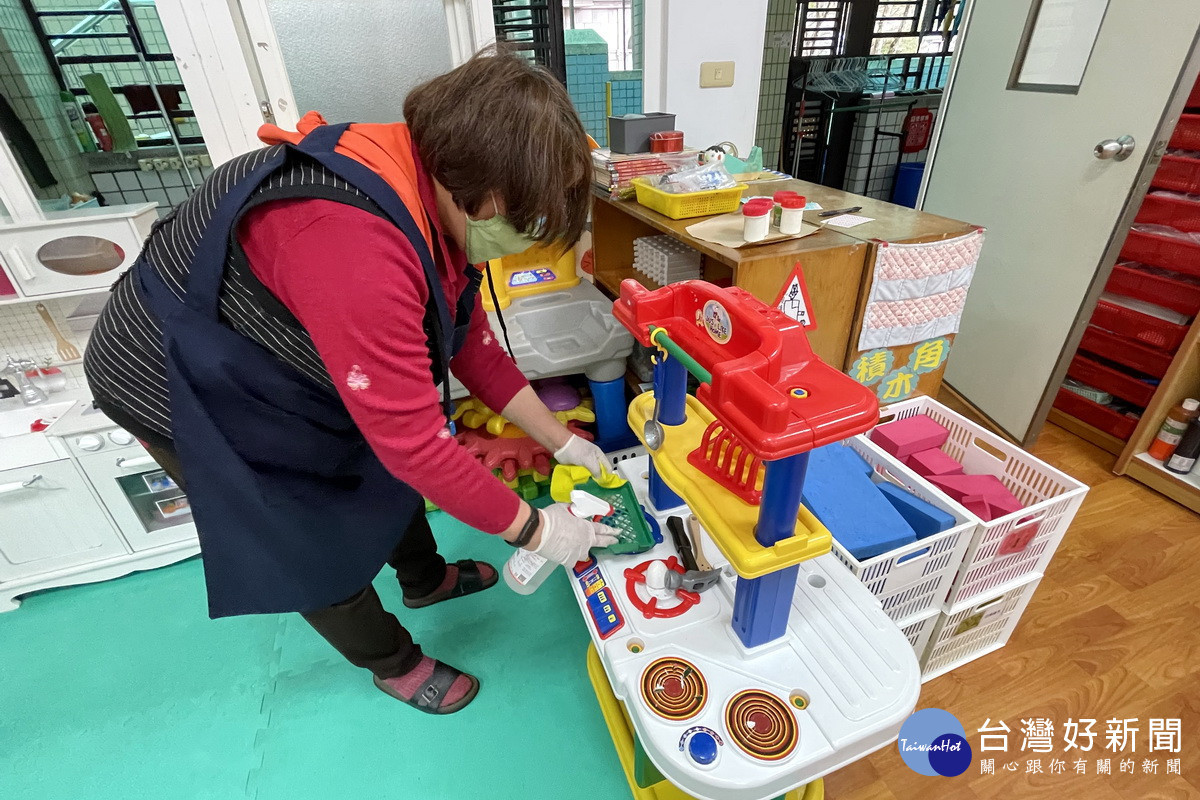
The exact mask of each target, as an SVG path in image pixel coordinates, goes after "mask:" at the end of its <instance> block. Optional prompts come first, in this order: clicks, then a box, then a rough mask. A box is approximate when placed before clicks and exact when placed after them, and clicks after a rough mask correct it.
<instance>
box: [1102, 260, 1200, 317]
mask: <svg viewBox="0 0 1200 800" xmlns="http://www.w3.org/2000/svg"><path fill="white" fill-rule="evenodd" d="M1194 280H1195V279H1191V280H1189V279H1187V278H1185V277H1184V276H1182V275H1178V274H1176V273H1174V272H1167V271H1166V270H1162V269H1156V268H1154V267H1146V266H1143V265H1141V264H1132V263H1124V264H1117V266H1115V267H1114V268H1113V271H1112V276H1111V277H1109V279H1108V285H1106V286H1105V287H1104V290H1105V291H1106V292H1112V293H1113V294H1123V295H1125V296H1126V297H1136V298H1137V299H1138V300H1145V301H1146V302H1147V303H1154V304H1156V305H1160V306H1162V307H1163V308H1169V309H1171V310H1172V311H1178V312H1179V313H1180V314H1189V315H1194V314H1196V313H1197V312H1200V281H1195V282H1193V281H1194Z"/></svg>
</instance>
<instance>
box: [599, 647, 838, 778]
mask: <svg viewBox="0 0 1200 800" xmlns="http://www.w3.org/2000/svg"><path fill="white" fill-rule="evenodd" d="M587 671H588V678H590V679H591V681H592V689H593V690H594V691H595V692H596V701H597V702H598V703H599V704H600V713H601V714H602V715H603V716H604V723H605V724H606V725H607V726H608V733H609V735H610V736H612V740H613V746H614V747H616V749H617V758H618V759H620V761H621V769H622V770H624V772H625V780H626V781H628V782H629V790H630V791H631V792H633V797H634V800H695V798H693V797H692V795H690V794H684V793H683V790H682V789H680V788H679V787H677V786H675V785H674V784H672V783H671V782H670V781H666V780H664V781H660V782H658V783H656V784H654V785H653V786H648V787H645V788H643V787H641V786H638V784H637V780H635V779H634V771H633V769H634V766H633V764H634V758H635V757H636V756H635V754H634V743H633V736H634V734H633V725H632V724H631V723H630V722H629V714H628V712H626V711H625V706H623V705H622V704H621V701H620V700H618V699H617V696H616V695H615V694H613V690H612V687H611V686H609V685H608V676H607V675H605V674H604V665H603V664H601V663H600V654H599V653H597V652H596V645H595V644H589V645H588V651H587ZM782 800H825V782H824V781H822V780H820V779H817V780H815V781H812V782H811V783H809V784H807V785H805V786H801V787H800V788H799V789H793V790H792V791H790V792H788V793H787V794H785V795H784V796H783V799H782Z"/></svg>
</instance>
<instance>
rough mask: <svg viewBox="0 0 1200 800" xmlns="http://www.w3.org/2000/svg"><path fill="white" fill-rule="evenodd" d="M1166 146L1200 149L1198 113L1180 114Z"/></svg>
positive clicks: (1199, 119)
mask: <svg viewBox="0 0 1200 800" xmlns="http://www.w3.org/2000/svg"><path fill="white" fill-rule="evenodd" d="M1167 146H1168V147H1174V148H1178V149H1180V150H1200V114H1183V115H1182V116H1180V117H1179V124H1177V125H1176V126H1175V132H1174V133H1172V134H1171V141H1170V142H1168V143H1167Z"/></svg>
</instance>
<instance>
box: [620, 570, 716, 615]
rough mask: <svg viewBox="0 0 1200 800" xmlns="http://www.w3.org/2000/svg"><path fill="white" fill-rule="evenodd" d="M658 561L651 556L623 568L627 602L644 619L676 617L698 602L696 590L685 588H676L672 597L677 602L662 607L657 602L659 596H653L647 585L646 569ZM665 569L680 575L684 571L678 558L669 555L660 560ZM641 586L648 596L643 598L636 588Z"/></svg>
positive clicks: (698, 596)
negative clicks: (648, 558)
mask: <svg viewBox="0 0 1200 800" xmlns="http://www.w3.org/2000/svg"><path fill="white" fill-rule="evenodd" d="M657 563H660V560H659V559H657V558H652V559H650V560H649V561H643V562H642V563H641V564H638V565H637V566H636V567H630V568H628V569H626V570H625V593H626V594H627V595H628V596H629V602H630V603H632V604H633V607H634V608H636V609H637V610H638V611H640V612H642V616H644V617H645V618H646V619H651V618H653V617H663V618H667V617H678V616H679V615H680V614H682V613H683V612H685V611H687V610H688V609H689V608H691V607H692V606H694V605H696V603H699V602H700V595H699V594H697V593H696V592H689V591H688V590H687V589H682V588H681V589H676V590H675V591H674V597H675V599H677V600H678V601H679V602H677V603H675V604H674V605H670V606H667V607H665V608H664V607H662V606H660V605H659V604H658V601H659V598H658V597H657V596H655V592H654V590H653V589H652V588H651V587H650V586H648V585H647V582H646V571H647V570H648V569H649V568H650V566H651V565H652V564H657ZM661 563H662V564H663V565H664V566H665V567H666V568H667V569H669V570H671V571H673V572H678V573H679V574H680V575H682V574H683V573H684V569H683V567H682V566H681V565H680V563H679V559H677V558H676V557H675V556H671V557H670V558H668V559H667V560H666V561H662V562H661ZM639 585H640V586H642V587H644V588H645V590H646V594H647V595H648V597H645V598H643V597H642V595H641V593H640V592H639V590H638V586H639Z"/></svg>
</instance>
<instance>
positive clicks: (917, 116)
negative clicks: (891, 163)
mask: <svg viewBox="0 0 1200 800" xmlns="http://www.w3.org/2000/svg"><path fill="white" fill-rule="evenodd" d="M932 132H933V112H932V111H930V110H929V109H928V108H910V109H909V110H908V116H906V117H905V118H904V124H903V125H902V126H901V127H900V152H901V153H919V152H921V151H922V150H924V149H925V148H926V147H928V146H929V136H930V134H931V133H932Z"/></svg>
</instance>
